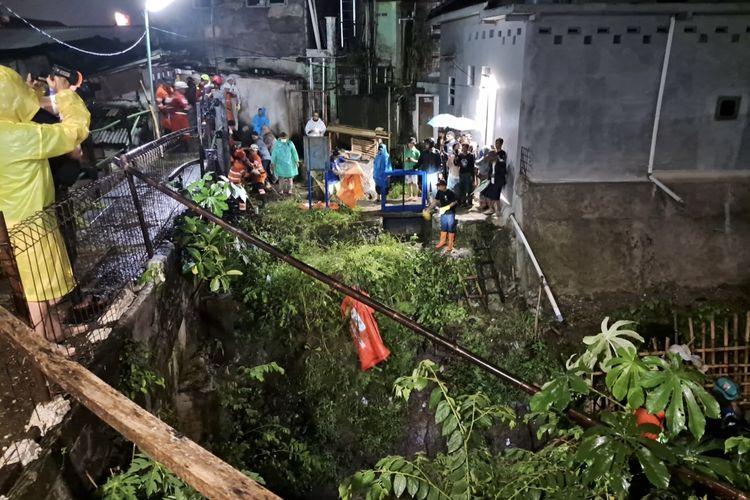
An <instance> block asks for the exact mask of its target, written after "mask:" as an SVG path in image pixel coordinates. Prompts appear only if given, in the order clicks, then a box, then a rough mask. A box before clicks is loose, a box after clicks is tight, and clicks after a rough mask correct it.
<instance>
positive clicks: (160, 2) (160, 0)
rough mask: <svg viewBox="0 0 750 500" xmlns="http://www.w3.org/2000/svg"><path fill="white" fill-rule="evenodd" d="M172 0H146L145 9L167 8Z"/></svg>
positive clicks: (157, 10) (151, 10)
mask: <svg viewBox="0 0 750 500" xmlns="http://www.w3.org/2000/svg"><path fill="white" fill-rule="evenodd" d="M173 1H174V0H146V10H147V11H149V12H159V11H160V10H164V9H165V8H167V6H168V5H169V4H171V3H172V2H173Z"/></svg>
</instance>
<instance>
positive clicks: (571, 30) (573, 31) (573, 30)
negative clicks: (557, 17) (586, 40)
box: [568, 27, 581, 35]
mask: <svg viewBox="0 0 750 500" xmlns="http://www.w3.org/2000/svg"><path fill="white" fill-rule="evenodd" d="M580 33H581V28H578V27H573V28H568V35H579V34H580Z"/></svg>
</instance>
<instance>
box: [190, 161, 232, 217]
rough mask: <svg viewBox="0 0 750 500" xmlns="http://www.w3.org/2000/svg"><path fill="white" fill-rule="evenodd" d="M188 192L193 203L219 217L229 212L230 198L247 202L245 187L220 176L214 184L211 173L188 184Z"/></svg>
mask: <svg viewBox="0 0 750 500" xmlns="http://www.w3.org/2000/svg"><path fill="white" fill-rule="evenodd" d="M187 192H188V195H189V196H190V198H192V199H193V201H195V202H196V203H197V204H199V205H200V206H202V207H203V208H205V209H207V210H210V211H211V212H213V213H214V214H215V215H216V216H218V217H221V216H222V215H224V212H226V211H227V210H229V204H228V203H227V200H229V199H230V198H238V199H240V200H242V201H247V191H245V188H244V187H242V186H240V185H238V184H233V183H231V182H229V179H227V178H226V177H224V176H219V180H217V181H216V182H214V181H213V174H211V173H210V172H209V173H207V174H205V175H204V176H203V178H201V179H198V180H197V181H193V182H191V183H190V184H188V186H187Z"/></svg>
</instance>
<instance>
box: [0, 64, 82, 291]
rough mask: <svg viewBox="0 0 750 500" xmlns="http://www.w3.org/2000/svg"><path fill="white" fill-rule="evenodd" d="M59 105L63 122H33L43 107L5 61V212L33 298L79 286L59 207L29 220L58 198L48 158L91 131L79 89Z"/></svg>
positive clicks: (0, 87) (0, 127)
mask: <svg viewBox="0 0 750 500" xmlns="http://www.w3.org/2000/svg"><path fill="white" fill-rule="evenodd" d="M56 104H57V108H58V110H59V112H60V117H61V119H62V122H61V123H56V124H53V125H41V124H37V123H33V122H31V121H30V120H31V119H32V118H33V116H34V114H35V113H36V112H37V110H38V109H39V102H38V99H37V97H36V95H35V94H34V92H33V91H32V90H31V89H30V88H29V87H28V86H27V85H26V83H25V82H24V81H23V79H22V78H21V76H20V75H19V74H18V73H16V72H15V71H13V70H12V69H10V68H8V67H6V66H1V65H0V211H2V212H3V214H4V216H5V220H6V222H7V224H8V229H9V230H10V233H11V241H12V243H13V247H14V251H15V255H16V262H17V264H18V270H19V273H20V275H21V281H22V283H23V287H24V293H25V294H26V298H27V300H29V301H30V302H42V301H45V300H55V299H59V298H61V297H63V296H65V295H66V294H67V293H69V292H70V291H71V290H72V289H73V287H74V280H73V273H72V270H71V267H70V261H69V260H68V254H67V252H66V250H65V245H64V243H63V240H62V237H61V235H60V231H59V230H58V229H57V219H56V217H55V214H54V211H51V210H50V211H47V212H45V213H44V215H42V216H38V217H35V218H32V219H28V220H26V221H24V219H27V218H29V217H31V216H32V215H34V214H36V213H37V212H39V211H40V210H42V209H44V208H46V207H48V206H50V205H52V203H53V202H54V201H55V189H54V184H53V182H52V173H51V172H50V167H49V162H48V161H47V158H51V157H55V156H60V155H63V154H65V153H69V152H71V151H73V149H75V148H76V146H78V145H79V144H80V143H81V142H82V141H83V140H84V139H85V138H86V136H87V135H88V128H89V118H90V115H89V112H88V110H87V109H86V106H85V105H84V103H83V101H82V100H81V98H80V97H78V96H77V95H76V94H75V92H73V91H71V90H62V91H60V92H58V93H57V96H56ZM22 221H24V222H23V224H21V222H22Z"/></svg>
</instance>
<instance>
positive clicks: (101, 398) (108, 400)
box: [0, 307, 280, 500]
mask: <svg viewBox="0 0 750 500" xmlns="http://www.w3.org/2000/svg"><path fill="white" fill-rule="evenodd" d="M0 336H1V337H3V338H5V339H7V340H8V341H9V342H10V343H11V345H12V346H13V347H15V348H16V349H18V350H19V352H21V353H23V354H25V355H27V356H29V358H30V359H32V360H33V361H34V363H35V364H36V365H37V366H38V367H39V368H40V369H41V370H42V372H44V374H45V375H46V376H47V377H48V378H49V379H50V381H52V382H53V383H55V384H57V385H59V386H60V387H61V388H62V389H63V390H64V391H65V392H67V393H69V394H70V395H71V396H73V397H74V398H75V399H76V400H78V401H79V402H80V403H81V404H82V405H83V406H85V407H86V408H88V409H89V410H90V411H91V412H92V413H94V414H95V415H96V416H97V417H99V418H100V419H102V420H103V421H104V422H105V423H106V424H107V425H109V426H110V427H112V428H113V429H115V430H116V431H117V432H119V433H120V434H122V436H123V437H125V439H128V440H129V441H132V442H133V443H135V444H136V446H138V448H140V449H141V450H142V451H143V452H144V453H146V454H147V455H149V456H150V457H151V458H153V459H154V460H156V461H158V462H160V463H162V464H163V465H164V466H165V467H167V468H168V469H169V470H171V471H172V472H173V473H175V474H176V475H177V476H179V477H180V478H182V479H183V480H184V481H185V482H186V483H188V484H189V485H190V486H192V487H193V488H195V489H196V490H198V491H199V492H200V493H201V494H203V495H204V496H206V497H207V498H211V499H220V500H224V499H226V500H229V499H236V498H253V499H256V498H257V499H278V498H280V497H278V496H276V495H274V494H273V493H271V492H270V491H268V490H267V489H265V488H263V487H262V486H261V485H259V484H258V483H256V482H255V481H253V480H251V479H250V478H248V477H247V476H245V475H244V474H242V473H241V472H240V471H238V470H236V469H234V468H233V467H231V466H230V465H229V464H227V463H225V462H223V461H222V460H220V459H219V458H218V457H216V456H215V455H213V454H212V453H209V452H208V451H207V450H205V449H203V448H201V447H200V446H198V445H197V444H196V443H194V442H193V441H191V440H189V439H188V438H186V437H184V436H182V435H181V434H180V433H179V432H178V431H176V430H175V429H173V428H172V427H170V426H168V425H167V424H165V423H164V422H162V421H161V420H159V419H158V418H156V417H155V416H153V415H151V414H150V413H149V412H147V411H146V410H144V409H143V408H141V407H140V406H138V405H137V404H135V403H134V402H132V401H131V400H130V399H128V398H126V397H125V396H123V395H122V394H120V393H119V392H117V391H116V390H115V389H113V388H112V387H111V386H109V385H107V384H106V383H105V382H104V381H102V380H101V379H100V378H99V377H97V376H96V375H94V374H93V373H91V372H90V371H88V370H87V369H85V368H84V367H82V366H81V365H79V364H78V363H76V362H74V361H71V360H70V359H68V358H67V357H65V356H62V355H60V354H58V353H57V352H56V351H55V350H54V349H52V347H51V345H50V344H49V343H48V342H46V341H45V340H43V339H42V338H41V337H40V336H38V335H36V334H34V332H33V331H32V330H31V329H30V328H29V327H27V326H26V325H25V324H23V323H22V322H21V321H20V320H18V319H17V318H16V317H14V316H13V315H12V314H10V313H9V312H8V311H7V310H5V309H4V308H2V307H0Z"/></svg>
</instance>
